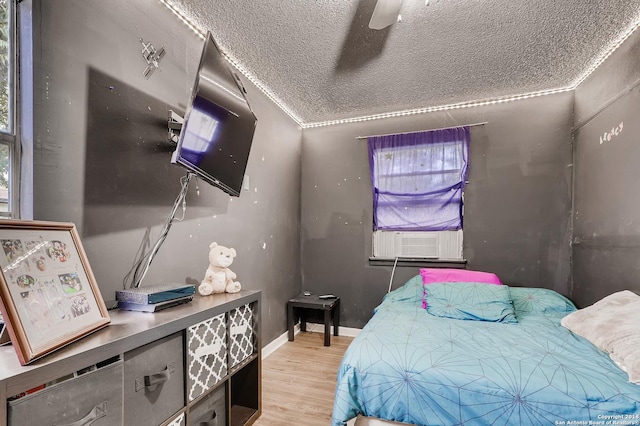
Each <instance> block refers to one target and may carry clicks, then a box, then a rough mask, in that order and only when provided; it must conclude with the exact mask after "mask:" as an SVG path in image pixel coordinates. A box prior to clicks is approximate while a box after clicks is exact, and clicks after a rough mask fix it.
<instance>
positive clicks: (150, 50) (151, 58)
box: [140, 38, 166, 79]
mask: <svg viewBox="0 0 640 426" xmlns="http://www.w3.org/2000/svg"><path fill="white" fill-rule="evenodd" d="M140 43H142V57H143V58H144V60H145V61H146V62H147V68H145V70H144V71H143V72H142V75H144V78H147V79H148V78H149V77H151V74H153V72H154V71H155V70H156V69H158V68H160V61H161V60H162V58H163V57H164V54H165V53H166V52H165V50H164V46H163V47H160V49H158V50H156V48H155V47H153V45H152V44H151V43H145V42H144V40H143V39H142V38H141V39H140Z"/></svg>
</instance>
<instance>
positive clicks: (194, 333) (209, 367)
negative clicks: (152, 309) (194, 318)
mask: <svg viewBox="0 0 640 426" xmlns="http://www.w3.org/2000/svg"><path fill="white" fill-rule="evenodd" d="M187 347H188V349H189V356H188V362H189V365H188V371H189V401H193V400H194V399H195V398H197V397H198V396H199V395H202V394H203V393H204V392H206V391H207V390H209V389H211V388H212V387H213V386H214V385H215V384H216V383H218V382H219V381H220V380H221V379H222V378H223V377H224V376H226V375H227V327H226V321H225V314H220V315H218V316H215V317H213V318H210V319H208V320H205V321H202V322H201V323H198V324H195V325H193V326H191V327H189V328H188V329H187Z"/></svg>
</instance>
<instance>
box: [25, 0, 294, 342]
mask: <svg viewBox="0 0 640 426" xmlns="http://www.w3.org/2000/svg"><path fill="white" fill-rule="evenodd" d="M30 6H31V2H26V3H25V4H24V5H23V7H24V8H26V7H30ZM23 12H28V10H23ZM33 16H34V25H33V28H34V32H35V34H34V43H35V46H34V62H35V63H34V86H35V87H34V98H35V109H34V122H35V129H34V194H33V197H34V218H35V219H40V220H54V221H67V222H74V223H75V224H76V225H77V226H78V228H79V230H80V232H81V235H82V239H83V244H84V246H85V249H86V251H87V255H88V257H89V260H90V263H91V266H92V269H93V271H94V274H95V275H96V279H97V281H98V285H99V287H100V290H101V292H102V294H103V297H104V298H105V299H113V297H114V292H115V290H116V289H118V288H120V287H121V286H122V280H123V277H124V275H125V274H126V272H127V271H128V270H129V269H130V268H131V266H132V264H133V261H134V258H135V255H136V251H137V250H138V247H139V246H140V244H141V243H142V241H143V239H144V236H145V233H146V232H147V230H149V231H150V233H151V237H150V239H151V241H152V242H153V241H155V238H156V237H157V235H158V231H159V228H160V225H161V223H162V221H163V220H164V218H166V217H167V215H168V214H169V212H170V209H171V206H172V204H173V200H174V199H175V197H176V195H177V193H178V189H179V183H178V181H177V179H178V177H179V176H181V175H182V174H183V173H182V172H179V171H176V170H177V169H175V170H171V171H170V170H169V169H168V168H167V169H166V170H164V169H163V170H162V171H161V172H160V173H159V172H158V171H157V170H155V171H151V170H150V169H152V167H144V166H145V165H147V166H149V165H155V164H158V162H160V163H162V156H163V155H165V156H166V161H167V162H168V161H169V158H170V154H169V153H168V152H164V153H162V152H155V153H153V157H154V158H153V159H152V158H151V157H152V155H151V153H150V154H149V156H148V157H145V156H144V155H142V153H141V152H140V151H137V152H136V151H132V155H136V156H138V160H139V161H140V168H139V170H131V169H130V167H131V166H132V164H133V163H134V162H128V163H127V166H126V168H125V169H124V170H122V167H124V166H123V162H122V161H120V160H122V159H123V158H126V154H124V153H123V152H122V149H120V148H121V147H122V146H131V144H132V143H134V142H128V141H129V140H131V141H134V140H136V138H141V139H140V141H143V139H144V138H153V137H155V136H153V135H154V134H155V133H156V132H157V131H158V129H159V132H160V134H162V133H165V131H166V130H165V129H166V128H165V127H163V126H164V125H165V122H163V120H164V116H165V114H166V110H165V107H169V106H171V107H173V108H174V109H182V110H184V108H185V107H186V103H187V100H188V99H189V96H190V92H191V86H192V84H193V81H194V79H195V72H196V68H197V66H198V60H199V56H200V52H201V49H202V45H203V41H201V40H200V39H199V38H197V36H195V35H194V34H193V33H192V32H190V30H189V29H188V28H186V27H185V26H184V25H183V24H182V23H180V22H179V21H178V20H177V19H176V18H175V17H174V16H173V15H172V14H171V12H170V11H169V10H167V9H166V8H164V7H163V6H162V4H161V3H160V2H158V1H157V0H143V1H135V2H130V1H125V0H115V1H109V2H103V1H98V0H90V1H86V0H84V1H81V0H67V1H64V2H51V1H41V0H39V1H34V2H33ZM247 30H248V31H249V30H250V29H247ZM140 38H143V39H144V40H145V41H147V42H151V43H153V45H154V46H155V47H156V48H159V47H160V46H164V48H165V49H166V55H165V57H164V59H163V60H162V62H161V63H160V70H158V71H156V72H155V73H154V74H153V75H152V76H151V78H149V79H148V80H146V79H145V78H144V77H143V76H142V72H143V70H144V68H145V67H146V63H145V61H144V60H143V58H142V54H141V49H142V45H141V43H140V42H139V39H140ZM244 83H245V86H246V87H247V90H248V91H249V93H248V98H249V102H250V103H251V106H252V108H253V109H254V112H255V114H256V116H257V117H258V120H259V123H258V127H257V129H256V134H255V138H254V145H253V147H252V151H251V156H250V158H249V164H248V168H247V175H248V176H249V183H250V190H248V191H243V193H242V195H241V197H240V198H235V199H231V198H230V197H228V196H226V195H224V194H223V193H222V192H221V191H220V190H218V189H214V188H213V187H209V186H208V185H207V184H205V183H202V182H200V184H199V188H200V195H196V194H195V189H194V188H193V184H192V189H191V192H190V195H189V199H188V207H187V214H186V218H185V220H184V221H182V222H176V223H175V224H174V225H173V228H172V229H171V232H170V233H169V236H168V238H167V240H166V242H165V243H164V246H163V247H162V249H161V250H160V252H159V253H158V257H157V258H156V260H155V261H154V263H153V264H152V266H151V270H150V271H149V274H148V275H147V277H146V278H145V281H144V282H143V285H145V284H153V283H157V282H167V281H169V282H185V281H189V280H195V281H199V280H201V279H202V277H203V276H204V271H205V269H206V267H207V264H208V259H207V253H208V245H209V243H210V242H211V241H217V242H218V243H220V244H224V245H228V246H230V247H234V248H235V249H236V250H237V252H238V257H237V258H236V261H235V262H234V264H233V265H232V267H231V269H233V270H234V271H235V272H236V273H237V274H238V280H239V281H240V282H241V283H242V284H243V286H244V288H246V289H260V290H262V291H263V297H262V300H263V321H264V322H263V328H262V330H263V342H265V343H268V342H269V341H271V340H273V339H274V338H275V337H277V336H279V335H280V334H282V333H283V332H284V331H285V330H286V311H285V304H286V301H287V300H288V299H289V298H290V297H292V296H293V295H295V294H297V293H298V291H299V288H300V257H299V229H300V224H299V206H300V195H299V194H300V153H301V145H300V142H301V131H300V129H299V127H298V126H297V125H296V124H295V123H294V122H293V121H292V120H290V119H289V118H288V117H287V116H286V115H284V114H283V113H282V112H281V111H280V110H279V109H278V108H277V107H275V105H273V104H272V103H271V102H270V101H269V100H268V99H267V98H266V97H265V96H264V95H263V94H262V93H261V92H260V91H259V90H257V89H256V88H255V87H254V86H253V85H251V83H249V82H248V81H244ZM114 95H119V96H120V95H122V96H121V98H122V99H123V100H122V101H121V102H117V101H113V100H112V101H110V102H111V103H109V102H105V99H104V98H105V97H108V96H114ZM125 95H126V96H125ZM134 98H135V99H137V100H138V102H139V104H135V103H134V102H133V101H132V99H134ZM105 106H108V108H107V107H105ZM100 107H103V108H102V111H103V112H102V113H100ZM154 120H155V121H154ZM96 126H97V127H96ZM156 126H157V128H156ZM102 132H107V133H106V136H105V135H102V136H104V137H103V138H102V139H103V141H102V142H100V143H109V139H110V138H111V139H112V140H113V146H112V149H111V150H109V149H106V150H100V149H99V148H97V147H96V146H95V145H96V143H97V142H96V139H97V137H98V136H99V135H101V134H102ZM89 139H90V140H89ZM140 141H136V142H140ZM145 142H146V143H150V141H149V140H145ZM151 145H154V143H151ZM96 155H98V156H102V157H103V158H104V161H105V162H110V163H112V164H113V169H112V171H113V173H119V172H120V173H124V174H126V175H128V176H131V177H133V179H134V181H132V182H131V186H130V187H128V186H125V187H121V192H119V193H117V194H115V195H117V196H115V195H114V194H113V192H109V191H107V190H106V188H108V187H109V185H108V183H109V182H110V181H113V182H115V179H111V176H110V175H109V173H108V172H107V173H105V175H104V176H103V179H104V180H103V181H102V182H100V179H99V176H96V174H95V173H94V171H93V170H87V167H92V164H93V165H94V166H95V163H91V161H95V159H96ZM123 156H125V157H123ZM87 159H90V161H89V160H87ZM87 161H89V164H87ZM119 167H120V168H121V169H120V170H118V168H119ZM173 167H177V166H173ZM136 173H141V174H144V173H147V174H146V175H144V176H142V175H141V176H139V178H137V179H136V178H135V176H136ZM151 173H153V174H151ZM169 175H170V176H169ZM122 191H124V192H126V194H125V193H123V192H122ZM96 192H98V193H96ZM100 192H104V194H103V195H104V196H103V197H101V196H100V195H101V194H100ZM120 196H122V197H120ZM123 199H129V202H123V201H122V200H123ZM131 200H133V201H131Z"/></svg>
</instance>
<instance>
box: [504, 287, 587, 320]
mask: <svg viewBox="0 0 640 426" xmlns="http://www.w3.org/2000/svg"><path fill="white" fill-rule="evenodd" d="M510 291H511V300H512V301H513V306H514V308H515V310H516V312H518V313H521V312H523V313H533V314H548V313H559V314H563V315H566V314H568V313H570V312H573V311H575V310H576V307H575V305H574V304H573V303H572V302H571V301H570V300H569V299H567V298H566V297H564V296H563V295H561V294H560V293H558V292H556V291H554V290H550V289H548V288H536V287H511V288H510Z"/></svg>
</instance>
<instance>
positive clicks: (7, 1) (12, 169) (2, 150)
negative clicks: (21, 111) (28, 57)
mask: <svg viewBox="0 0 640 426" xmlns="http://www.w3.org/2000/svg"><path fill="white" fill-rule="evenodd" d="M15 58H16V31H15V4H14V2H12V1H11V0H0V217H13V216H15V215H16V213H17V212H16V210H17V208H16V207H17V206H16V204H17V203H16V201H17V197H15V196H14V193H16V192H17V191H16V188H17V176H18V173H17V170H18V167H16V166H15V165H16V164H18V162H17V158H16V156H17V152H18V149H16V144H17V136H16V107H15V106H16V103H15V99H16V90H15V87H16V83H15V76H16V72H15V69H16V62H17V61H16V60H15Z"/></svg>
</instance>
